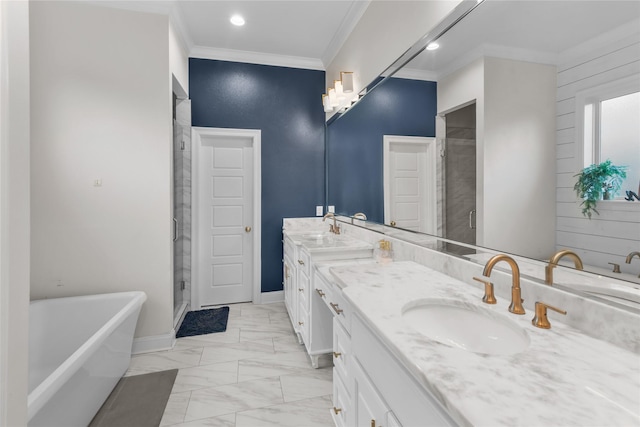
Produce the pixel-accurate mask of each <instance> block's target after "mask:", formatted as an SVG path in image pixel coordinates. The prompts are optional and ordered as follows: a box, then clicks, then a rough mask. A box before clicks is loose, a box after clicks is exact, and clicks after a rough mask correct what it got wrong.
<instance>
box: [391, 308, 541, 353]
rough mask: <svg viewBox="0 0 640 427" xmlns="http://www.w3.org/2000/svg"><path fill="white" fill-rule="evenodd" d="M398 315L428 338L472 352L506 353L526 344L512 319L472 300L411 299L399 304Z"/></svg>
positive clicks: (527, 341) (522, 334)
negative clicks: (401, 307) (473, 302)
mask: <svg viewBox="0 0 640 427" xmlns="http://www.w3.org/2000/svg"><path fill="white" fill-rule="evenodd" d="M402 318H403V319H404V320H405V321H406V322H407V324H408V325H409V326H410V327H411V328H412V329H414V330H416V331H417V332H420V333H421V334H422V335H424V336H426V337H428V338H430V339H433V340H435V341H438V342H440V343H442V344H445V345H448V346H450V347H455V348H458V349H462V350H466V351H470V352H473V353H479V354H492V355H509V354H515V353H520V352H521V351H523V350H525V349H526V348H527V347H529V336H528V335H527V333H526V331H525V330H524V329H522V328H520V327H519V326H518V325H517V324H516V323H515V322H513V321H511V320H509V319H507V318H506V317H504V316H502V315H500V314H498V313H495V312H493V311H492V310H489V309H487V308H484V307H481V306H480V305H476V304H472V303H466V302H463V301H456V300H446V299H426V300H420V301H414V302H411V303H408V304H406V305H405V306H404V307H403V309H402Z"/></svg>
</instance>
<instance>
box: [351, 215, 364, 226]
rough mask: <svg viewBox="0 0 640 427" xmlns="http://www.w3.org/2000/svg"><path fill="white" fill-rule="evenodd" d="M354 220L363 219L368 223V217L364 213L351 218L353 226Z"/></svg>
mask: <svg viewBox="0 0 640 427" xmlns="http://www.w3.org/2000/svg"><path fill="white" fill-rule="evenodd" d="M354 219H361V220H363V221H366V220H367V216H366V215H365V214H364V213H362V212H358V213H355V214H353V216H352V217H351V224H353V220H354Z"/></svg>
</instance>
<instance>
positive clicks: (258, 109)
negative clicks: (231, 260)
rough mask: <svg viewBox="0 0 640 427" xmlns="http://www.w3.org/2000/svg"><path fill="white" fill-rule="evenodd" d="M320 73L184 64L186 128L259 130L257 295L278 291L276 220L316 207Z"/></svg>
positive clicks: (320, 167) (320, 200)
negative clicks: (189, 123) (186, 66)
mask: <svg viewBox="0 0 640 427" xmlns="http://www.w3.org/2000/svg"><path fill="white" fill-rule="evenodd" d="M324 83H325V73H324V71H315V70H302V69H297V68H286V67H273V66H267V65H255V64H245V63H238V62H226V61H215V60H209V59H195V58H190V59H189V92H190V94H191V117H192V119H191V121H192V125H193V126H201V127H219V128H238V129H260V130H261V131H262V291H263V292H269V291H277V290H281V289H282V218H286V217H304V216H314V215H315V206H316V205H324V119H325V116H324V111H323V109H322V100H321V95H322V94H323V93H324Z"/></svg>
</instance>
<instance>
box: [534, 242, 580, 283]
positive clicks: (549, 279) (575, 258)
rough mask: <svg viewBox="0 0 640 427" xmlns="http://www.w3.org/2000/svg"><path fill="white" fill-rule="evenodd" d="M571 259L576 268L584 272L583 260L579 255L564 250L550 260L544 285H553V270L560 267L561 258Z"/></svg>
mask: <svg viewBox="0 0 640 427" xmlns="http://www.w3.org/2000/svg"><path fill="white" fill-rule="evenodd" d="M565 256H566V257H569V258H571V259H572V260H573V262H574V264H575V266H576V268H577V269H578V270H582V269H583V268H584V267H583V265H582V260H581V259H580V257H579V256H578V254H577V253H575V252H573V251H570V250H568V249H564V250H561V251H558V252H556V253H555V254H553V256H552V257H551V259H550V260H549V264H548V265H547V266H546V267H545V268H544V283H546V284H547V285H552V284H553V269H554V268H555V267H556V266H557V265H558V262H559V261H560V258H562V257H565Z"/></svg>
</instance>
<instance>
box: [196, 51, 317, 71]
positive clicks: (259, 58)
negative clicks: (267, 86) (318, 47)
mask: <svg viewBox="0 0 640 427" xmlns="http://www.w3.org/2000/svg"><path fill="white" fill-rule="evenodd" d="M189 57H190V58H199V59H217V60H221V61H233V62H247V63H249V64H260V65H275V66H278V67H291V68H304V69H309V70H322V71H324V69H325V68H324V64H323V63H322V61H321V60H319V59H316V58H305V57H302V56H287V55H276V54H271V53H261V52H249V51H244V50H232V49H220V48H212V47H206V46H194V47H192V48H191V51H190V52H189Z"/></svg>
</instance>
